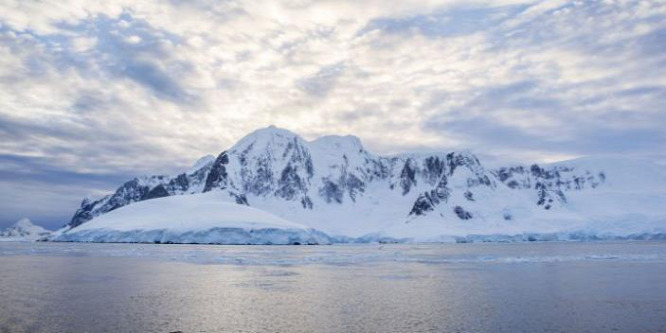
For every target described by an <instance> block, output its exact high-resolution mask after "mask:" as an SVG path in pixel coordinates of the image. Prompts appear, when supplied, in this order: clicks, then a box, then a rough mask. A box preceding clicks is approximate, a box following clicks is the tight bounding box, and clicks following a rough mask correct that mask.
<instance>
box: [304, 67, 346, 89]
mask: <svg viewBox="0 0 666 333" xmlns="http://www.w3.org/2000/svg"><path fill="white" fill-rule="evenodd" d="M344 70H345V64H344V63H343V62H339V63H336V64H333V65H329V66H325V67H323V68H321V69H320V70H319V72H317V73H316V74H315V75H313V76H311V77H308V78H305V79H302V80H300V81H298V82H297V83H296V86H297V87H298V88H299V89H301V90H302V91H304V92H306V93H308V94H309V95H311V96H314V97H325V96H326V95H327V94H328V93H329V91H331V89H333V87H335V83H336V81H337V78H338V77H339V76H340V75H342V74H343V73H344Z"/></svg>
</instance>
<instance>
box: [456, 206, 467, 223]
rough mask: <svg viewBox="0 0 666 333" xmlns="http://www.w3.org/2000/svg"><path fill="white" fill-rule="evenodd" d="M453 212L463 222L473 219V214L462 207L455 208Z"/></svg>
mask: <svg viewBox="0 0 666 333" xmlns="http://www.w3.org/2000/svg"><path fill="white" fill-rule="evenodd" d="M453 212H454V213H456V215H458V218H460V219H461V220H469V219H471V218H472V214H471V213H470V212H468V211H466V210H465V209H464V208H462V207H460V206H456V207H455V208H453Z"/></svg>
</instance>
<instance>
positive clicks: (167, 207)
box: [50, 192, 331, 245]
mask: <svg viewBox="0 0 666 333" xmlns="http://www.w3.org/2000/svg"><path fill="white" fill-rule="evenodd" d="M221 195H222V194H221V193H218V192H212V193H203V194H196V195H190V196H182V197H165V198H158V199H153V200H147V201H143V202H139V203H136V204H134V205H131V206H128V207H124V208H123V209H117V210H114V211H112V212H109V213H107V214H104V215H102V216H99V217H98V218H95V219H93V220H92V221H90V222H88V223H85V224H83V225H81V226H79V227H77V228H74V229H72V230H66V231H65V230H61V231H58V232H56V233H54V234H53V235H52V236H51V237H50V239H51V240H53V241H61V242H100V243H166V244H169V243H196V244H253V245H256V244H262V245H271V244H275V245H287V244H330V243H331V240H330V239H329V238H328V236H327V235H325V234H324V233H322V232H320V231H317V230H314V229H312V228H309V227H306V226H304V225H301V224H298V223H293V222H290V221H287V220H285V219H282V218H280V217H277V216H274V215H272V214H270V213H267V212H264V211H262V210H259V209H255V208H252V207H247V206H244V205H237V204H234V203H229V202H224V201H223V200H220V199H221V198H220V197H221Z"/></svg>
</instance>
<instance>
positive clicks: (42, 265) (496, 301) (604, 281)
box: [0, 242, 666, 332]
mask: <svg viewBox="0 0 666 333" xmlns="http://www.w3.org/2000/svg"><path fill="white" fill-rule="evenodd" d="M665 277H666V243H664V242H636V243H632V242H625V243H523V244H429V245H406V244H401V245H397V244H396V245H381V246H380V245H353V246H338V245H336V246H196V245H141V244H75V243H0V332H174V331H183V332H611V331H620V332H658V331H666V278H665Z"/></svg>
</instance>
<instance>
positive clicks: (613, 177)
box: [65, 126, 666, 241]
mask: <svg viewBox="0 0 666 333" xmlns="http://www.w3.org/2000/svg"><path fill="white" fill-rule="evenodd" d="M208 192H217V193H220V194H221V196H222V197H221V198H222V199H220V200H221V201H227V202H232V203H236V204H238V205H245V206H251V207H254V208H258V209H261V210H264V211H266V212H270V213H272V214H275V215H277V216H279V217H281V218H284V219H287V220H290V221H294V222H296V223H300V224H303V225H306V226H309V227H312V228H316V229H318V230H321V231H323V232H326V233H328V234H329V235H332V236H335V237H342V238H340V239H344V237H351V238H356V239H379V238H382V237H388V238H392V239H411V240H428V241H442V240H451V239H455V240H458V241H461V240H462V241H465V240H476V239H483V240H497V239H509V240H513V239H520V240H522V239H533V238H535V237H536V238H538V239H553V238H554V239H561V238H564V239H568V238H572V237H573V238H623V237H634V238H636V237H638V238H640V237H661V236H660V235H663V234H664V232H663V230H664V226H666V209H665V208H664V203H666V173H665V172H664V171H663V168H661V167H658V166H656V165H654V164H652V163H650V162H648V161H629V160H626V159H589V158H588V159H580V160H573V161H567V162H561V163H554V164H545V165H538V164H532V165H507V166H504V167H498V168H490V169H489V168H486V167H484V165H483V164H482V163H481V161H479V159H478V158H477V157H476V156H475V155H474V154H472V153H470V152H466V151H462V152H449V153H414V154H402V155H397V156H376V155H374V154H372V153H370V152H368V151H367V150H365V148H364V147H363V145H362V144H361V141H360V140H359V139H358V138H357V137H354V136H325V137H321V138H318V139H316V140H313V141H306V140H304V139H303V138H301V137H300V136H298V135H297V134H294V133H292V132H290V131H287V130H284V129H279V128H276V127H273V126H271V127H268V128H264V129H259V130H257V131H255V132H253V133H251V134H249V135H247V136H246V137H244V138H243V139H241V140H240V141H239V142H237V143H236V144H235V145H234V146H232V147H231V148H230V149H228V150H226V151H223V152H222V153H220V154H219V155H218V156H217V157H216V158H212V157H210V156H208V157H204V158H202V159H200V160H199V161H197V163H196V164H195V166H194V167H192V168H190V169H189V170H188V171H186V172H184V173H181V174H179V175H175V176H166V175H158V176H144V177H137V178H135V179H132V180H130V181H128V182H126V183H125V184H123V185H122V186H121V187H119V188H118V189H117V190H116V191H115V193H113V194H110V195H108V196H105V197H103V198H100V199H98V200H89V199H86V200H84V201H83V202H82V203H81V207H80V208H79V209H78V210H77V211H76V213H75V214H74V216H73V217H72V220H71V221H70V222H69V223H68V224H67V226H66V229H70V228H77V227H78V226H80V225H82V224H85V223H87V221H90V220H91V219H94V218H96V217H98V216H101V215H104V214H106V213H109V212H111V211H114V210H116V209H118V208H121V207H124V206H127V205H131V204H134V203H135V202H139V201H145V200H150V199H155V198H162V197H169V196H183V195H192V194H198V193H208ZM66 229H65V230H66ZM498 235H503V236H498ZM509 236H510V237H509ZM479 237H481V238H479ZM498 237H500V238H498Z"/></svg>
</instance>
